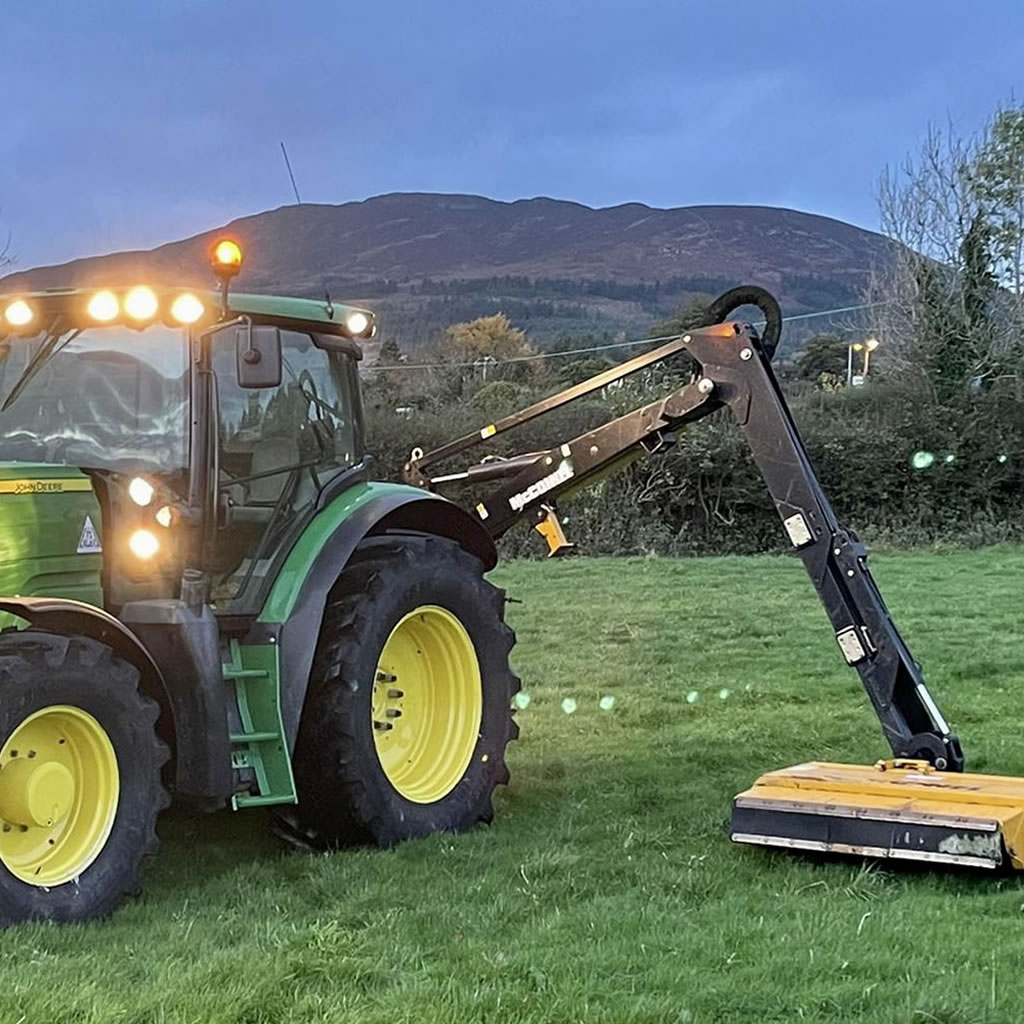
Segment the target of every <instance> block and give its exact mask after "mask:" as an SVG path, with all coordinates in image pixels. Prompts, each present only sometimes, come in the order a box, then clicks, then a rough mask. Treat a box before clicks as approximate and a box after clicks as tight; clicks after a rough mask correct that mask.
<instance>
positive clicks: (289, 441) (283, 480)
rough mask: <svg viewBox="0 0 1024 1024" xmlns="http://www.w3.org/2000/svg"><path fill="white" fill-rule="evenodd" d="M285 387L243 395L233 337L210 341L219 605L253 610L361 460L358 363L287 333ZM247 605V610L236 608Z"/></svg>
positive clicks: (283, 340)
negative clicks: (284, 556) (308, 523)
mask: <svg viewBox="0 0 1024 1024" xmlns="http://www.w3.org/2000/svg"><path fill="white" fill-rule="evenodd" d="M281 347H282V372H281V384H280V386H279V387H276V388H260V389H244V388H241V387H239V385H238V378H237V374H236V362H235V359H236V353H235V344H234V337H233V332H224V333H222V334H215V335H213V349H212V353H211V354H212V360H213V368H214V371H215V373H216V376H217V391H218V406H219V438H220V491H221V510H222V529H221V530H220V531H219V533H218V542H217V545H216V547H217V553H216V563H217V564H216V565H215V566H214V572H215V575H216V577H217V578H218V579H219V585H218V586H217V587H216V588H215V595H214V596H215V599H216V600H217V604H218V607H219V608H226V607H231V608H232V609H233V610H237V611H245V610H252V609H249V608H247V607H245V606H246V605H248V604H249V603H251V602H253V601H255V599H256V597H257V596H258V594H259V592H260V589H261V583H262V581H263V579H264V578H265V577H266V576H267V574H268V572H270V571H271V568H272V566H273V564H274V561H275V558H276V556H277V555H278V553H279V552H280V551H281V550H282V546H283V545H284V544H285V542H286V541H287V539H288V538H289V537H290V536H291V535H292V531H293V529H294V528H295V526H296V524H297V523H300V522H301V521H302V520H303V519H304V518H305V516H306V515H307V514H309V513H310V512H311V511H312V509H313V507H314V505H315V503H316V500H317V498H318V496H319V494H320V491H321V490H322V489H323V487H324V486H325V485H326V484H327V482H328V481H329V480H330V479H331V478H332V477H334V476H335V475H336V474H337V473H339V472H340V471H342V470H344V469H348V468H349V467H350V466H353V465H355V463H356V462H358V461H359V460H360V459H361V458H362V454H363V453H362V422H361V412H360V407H359V386H358V377H357V370H356V363H355V359H354V358H353V357H352V356H350V355H347V354H345V353H343V352H337V351H331V352H328V351H325V350H324V349H323V348H320V347H319V346H318V345H317V344H316V340H315V337H314V336H313V335H310V334H308V333H303V332H300V331H282V332H281ZM239 603H241V605H242V607H239Z"/></svg>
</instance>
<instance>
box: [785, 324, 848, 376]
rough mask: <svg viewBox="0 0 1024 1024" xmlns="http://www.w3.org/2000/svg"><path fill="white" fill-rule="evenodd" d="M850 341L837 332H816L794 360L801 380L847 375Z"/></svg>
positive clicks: (797, 374)
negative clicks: (836, 333)
mask: <svg viewBox="0 0 1024 1024" xmlns="http://www.w3.org/2000/svg"><path fill="white" fill-rule="evenodd" d="M847 349H848V343H847V342H846V341H844V340H843V339H842V338H840V337H839V336H838V335H835V334H816V335H814V337H813V338H809V339H808V341H807V344H806V345H805V346H804V350H803V352H801V353H800V354H799V355H798V356H797V357H796V358H795V359H794V360H793V362H794V364H795V367H796V376H797V377H798V378H799V379H800V380H812V381H821V380H822V378H823V377H839V378H841V379H842V378H845V376H846V360H847V358H848V351H847Z"/></svg>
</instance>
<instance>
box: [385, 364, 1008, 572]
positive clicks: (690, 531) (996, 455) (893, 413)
mask: <svg viewBox="0 0 1024 1024" xmlns="http://www.w3.org/2000/svg"><path fill="white" fill-rule="evenodd" d="M651 383H652V384H653V383H655V382H653V381H652V382H651ZM791 391H792V394H791V395H790V403H791V406H792V409H793V414H794V418H795V419H796V421H797V423H798V424H799V426H800V429H801V431H802V432H803V435H804V440H805V443H806V445H807V449H808V452H809V454H810V457H811V461H812V464H813V465H814V466H815V468H816V471H817V473H818V475H819V477H820V479H821V482H822V485H823V488H824V491H825V493H826V494H827V495H828V497H829V500H830V501H831V502H832V505H833V507H834V509H835V511H836V513H837V515H838V516H839V517H840V519H841V521H843V522H844V523H845V524H846V525H848V526H850V527H853V528H854V529H855V530H856V531H857V532H858V533H859V534H860V535H861V536H862V538H863V539H865V540H868V541H871V542H873V543H875V542H877V543H884V544H886V545H888V546H898V547H908V546H913V547H917V546H948V545H962V546H976V545H979V544H987V543H993V542H1002V541H1015V540H1019V539H1021V538H1022V536H1024V502H1022V495H1024V474H1022V469H1021V466H1022V459H1021V453H1022V452H1024V404H1022V403H1021V402H1020V401H1019V400H1018V399H1017V397H1016V395H1015V394H1013V393H1000V392H999V391H997V390H993V391H990V392H984V393H978V394H975V395H971V396H969V397H968V398H967V399H964V400H963V401H962V402H960V403H959V404H958V405H956V406H944V405H939V404H936V403H935V401H934V400H933V399H932V398H931V396H930V395H928V394H926V393H923V392H921V391H919V390H914V388H912V387H911V386H909V385H905V384H903V383H902V382H899V381H894V382H889V383H886V382H882V381H877V382H873V383H872V385H871V386H870V387H865V388H858V389H855V390H848V389H841V390H839V391H837V392H822V391H819V390H817V389H814V388H809V387H807V386H806V385H802V384H800V383H795V384H794V385H793V386H792V388H791ZM538 397H540V396H539V394H536V393H532V394H531V393H530V392H529V389H527V388H526V387H525V386H524V385H522V384H521V383H516V384H515V385H509V384H508V383H507V382H500V384H499V382H496V383H495V384H494V385H488V386H487V387H485V388H484V389H481V390H479V391H477V392H476V393H475V394H474V395H471V396H467V400H466V401H463V402H460V403H457V404H454V405H452V406H451V407H447V408H444V409H441V410H439V411H438V412H434V413H428V412H422V413H417V414H416V415H414V416H413V417H412V418H411V419H400V418H398V417H396V416H394V415H393V414H389V413H388V411H387V410H386V409H385V408H383V407H379V408H376V409H371V410H370V414H369V429H368V434H369V443H370V448H371V450H372V451H375V452H376V453H377V455H378V457H379V460H380V464H379V468H378V475H381V476H384V477H391V478H395V479H398V478H400V473H401V467H402V464H403V463H404V462H405V460H406V459H407V458H408V455H409V451H410V449H411V448H412V447H413V445H420V446H422V447H423V448H424V449H426V450H429V449H431V448H433V447H437V446H439V445H440V444H442V443H444V442H446V441H449V440H451V439H452V438H453V437H456V436H459V435H461V434H463V433H470V432H472V431H475V430H479V428H480V427H481V426H482V425H483V424H484V423H486V422H487V420H488V418H489V416H490V414H491V413H496V415H504V414H507V413H508V412H511V411H513V409H514V408H516V407H520V406H522V405H525V404H528V403H529V402H530V401H533V400H536V398H538ZM654 397H655V395H654V394H652V393H650V392H645V391H644V388H643V387H642V386H641V387H640V388H639V390H637V389H635V388H633V387H632V386H631V387H630V389H629V390H628V391H627V390H626V389H620V390H619V391H617V392H611V393H610V394H609V395H607V396H605V397H595V396H590V397H588V398H586V399H584V400H581V401H580V402H577V403H574V404H573V405H570V406H567V407H565V408H563V409H560V410H557V411H556V412H554V413H552V414H550V415H549V416H547V417H544V418H542V419H540V420H537V421H534V422H533V423H530V424H528V425H527V426H525V427H524V428H522V429H521V430H519V431H512V432H510V433H509V434H506V435H501V436H499V437H498V438H496V439H495V440H494V441H493V442H491V443H490V444H489V446H488V447H484V446H481V447H480V448H478V449H474V450H472V451H471V452H469V453H468V455H469V456H470V457H469V458H466V459H465V461H464V462H462V463H458V462H457V461H454V462H453V464H452V468H453V469H454V468H465V466H467V465H469V464H470V462H472V461H474V460H475V458H477V457H479V455H478V454H477V453H479V454H484V453H485V452H486V453H496V454H501V455H511V454H514V453H516V452H523V451H539V450H542V449H545V448H550V447H553V446H554V445H555V444H557V443H560V442H562V441H564V440H568V439H571V438H573V437H576V436H578V435H580V434H582V433H584V432H586V431H587V430H589V429H592V428H593V427H595V426H597V425H598V424H600V423H603V422H606V421H607V420H608V419H610V418H612V417H613V416H616V415H621V414H622V413H623V412H624V411H626V410H627V409H628V408H629V407H631V406H632V405H633V404H634V403H642V402H645V401H650V400H651V399H652V398H654ZM517 403H518V404H517ZM490 418H495V417H494V416H490ZM918 452H928V453H930V454H931V455H932V456H933V461H932V462H931V464H930V465H929V466H928V467H927V468H923V469H915V468H913V465H912V460H913V457H914V455H915V453H918ZM925 461H927V460H925ZM487 489H488V485H483V486H482V487H479V488H475V489H470V488H466V489H463V490H462V492H461V493H459V492H452V493H451V494H450V496H452V497H453V498H454V499H455V500H458V501H460V502H461V503H462V504H464V505H467V506H471V505H472V504H474V503H475V501H476V500H479V497H480V496H481V495H485V494H486V493H487ZM560 513H561V515H562V518H563V520H564V522H565V526H566V532H567V534H568V535H569V538H570V540H572V541H573V542H574V543H575V544H576V546H577V549H578V550H580V551H583V552H586V553H591V554H632V555H636V554H648V553H655V554H667V555H698V554H749V553H755V552H763V551H782V550H786V549H787V548H788V539H787V538H786V536H785V533H784V531H783V530H782V529H781V527H780V524H779V520H778V515H777V514H776V512H775V509H774V506H773V503H772V500H771V498H770V496H769V495H768V493H767V490H766V488H765V484H764V481H763V480H762V478H761V475H760V473H759V472H758V470H757V468H756V466H755V465H754V463H753V460H752V458H751V456H750V452H749V449H748V447H747V443H746V440H745V438H744V436H743V432H742V430H741V429H740V427H739V426H738V425H737V424H736V423H735V422H734V421H733V420H732V419H731V418H729V416H728V414H726V413H719V414H717V415H715V416H713V417H711V418H709V419H708V420H704V421H701V422H699V423H697V424H694V425H692V426H690V427H688V428H686V429H685V430H682V431H680V433H679V438H678V441H677V443H676V444H675V445H674V446H673V447H672V448H670V449H668V450H667V451H666V452H665V453H664V454H659V455H656V456H653V457H650V458H647V459H644V460H642V461H639V462H637V463H634V464H633V465H631V466H629V467H628V468H626V469H625V470H623V471H621V472H620V473H618V474H616V475H614V476H611V477H609V478H607V479H606V480H604V481H603V482H602V483H599V484H596V485H595V486H593V487H591V488H589V489H587V490H585V491H583V492H582V493H580V494H579V495H578V496H577V497H576V498H574V500H572V501H571V502H565V503H563V504H561V505H560ZM501 548H502V552H503V554H504V555H505V557H517V556H531V555H534V556H535V555H542V554H543V553H544V546H543V543H542V542H541V541H540V539H539V538H538V537H537V536H536V535H535V534H533V532H532V531H529V530H527V529H517V530H513V531H512V532H511V533H510V534H509V535H508V536H506V537H505V538H504V539H503V540H502V542H501Z"/></svg>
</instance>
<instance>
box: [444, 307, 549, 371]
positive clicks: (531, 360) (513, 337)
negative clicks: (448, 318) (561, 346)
mask: <svg viewBox="0 0 1024 1024" xmlns="http://www.w3.org/2000/svg"><path fill="white" fill-rule="evenodd" d="M440 353H441V358H442V359H443V360H444V361H446V362H449V361H450V362H452V363H458V364H460V369H462V370H463V371H465V370H470V371H471V373H470V374H463V375H464V376H478V377H479V378H480V380H481V382H483V383H486V382H487V381H493V380H513V381H520V382H533V381H536V380H538V379H539V378H540V377H541V376H542V375H543V373H544V367H543V360H541V359H539V358H536V357H537V356H538V355H539V353H538V351H537V349H536V348H534V347H533V345H531V344H530V342H529V341H528V340H527V338H526V332H525V331H523V330H521V329H520V328H518V327H513V326H512V323H511V321H510V320H509V318H508V317H507V316H505V314H504V313H496V314H495V315H494V316H481V317H477V319H476V320H470V321H467V322H465V323H458V324H452V325H451V327H449V328H448V330H446V331H445V333H444V338H443V339H442V341H441V349H440ZM467 364H468V366H467Z"/></svg>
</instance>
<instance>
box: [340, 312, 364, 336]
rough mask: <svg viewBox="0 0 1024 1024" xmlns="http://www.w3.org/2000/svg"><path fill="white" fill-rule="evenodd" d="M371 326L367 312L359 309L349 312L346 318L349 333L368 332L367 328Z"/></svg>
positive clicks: (359, 333)
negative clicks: (361, 311)
mask: <svg viewBox="0 0 1024 1024" xmlns="http://www.w3.org/2000/svg"><path fill="white" fill-rule="evenodd" d="M369 326H370V318H369V317H368V316H367V315H366V314H365V313H360V312H359V311H358V310H356V312H354V313H349V315H348V316H347V317H346V318H345V327H346V329H347V330H348V332H349V334H352V335H355V336H357V337H358V336H359V335H361V334H365V333H366V329H367V328H368V327H369Z"/></svg>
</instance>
